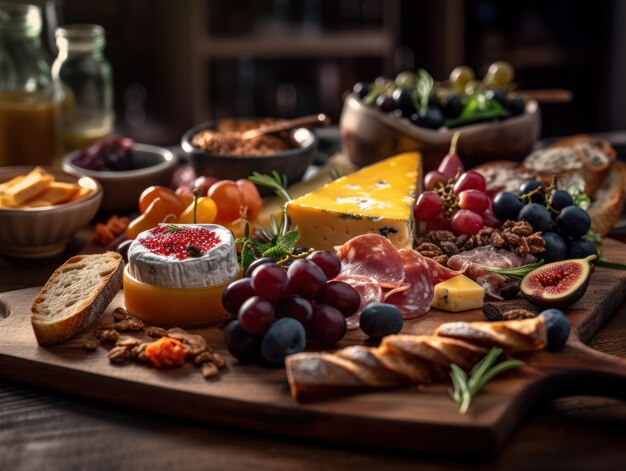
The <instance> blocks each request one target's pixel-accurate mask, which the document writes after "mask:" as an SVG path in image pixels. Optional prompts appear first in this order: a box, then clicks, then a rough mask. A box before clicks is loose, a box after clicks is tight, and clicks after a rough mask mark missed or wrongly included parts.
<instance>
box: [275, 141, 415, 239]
mask: <svg viewBox="0 0 626 471" xmlns="http://www.w3.org/2000/svg"><path fill="white" fill-rule="evenodd" d="M421 180H422V160H421V157H420V154H418V153H417V152H408V153H404V154H400V155H397V156H394V157H391V158H389V159H386V160H383V161H381V162H377V163H375V164H373V165H370V166H368V167H365V168H363V169H361V170H359V171H357V172H355V173H353V174H351V175H347V176H345V177H342V178H339V179H337V180H335V181H333V182H331V183H328V184H327V185H325V186H323V187H321V188H319V189H317V190H314V191H312V192H310V193H308V194H306V195H304V196H301V197H300V198H297V199H295V200H293V201H290V202H289V203H287V215H288V216H289V218H290V219H291V222H292V224H293V225H294V226H297V227H298V230H299V231H300V240H299V241H298V244H299V245H300V246H301V247H313V248H316V249H323V250H333V247H334V246H336V245H341V244H343V243H344V242H346V241H348V240H350V239H352V238H353V237H356V236H357V235H360V234H366V233H375V234H381V235H383V236H385V237H387V238H388V239H389V241H390V242H391V243H392V244H393V245H394V246H395V247H396V248H411V246H412V244H413V205H414V203H415V198H416V196H417V195H418V194H419V193H420V192H421Z"/></svg>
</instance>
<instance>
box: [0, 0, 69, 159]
mask: <svg viewBox="0 0 626 471" xmlns="http://www.w3.org/2000/svg"><path fill="white" fill-rule="evenodd" d="M41 26H42V19H41V10H40V9H39V7H37V6H34V5H23V4H9V3H6V4H4V3H0V166H4V165H50V164H52V163H53V161H54V160H55V158H56V157H57V150H58V146H57V140H56V129H55V101H54V92H53V84H52V75H51V70H50V58H49V56H48V54H47V53H46V51H45V50H44V49H43V47H42V45H41V38H40V33H41Z"/></svg>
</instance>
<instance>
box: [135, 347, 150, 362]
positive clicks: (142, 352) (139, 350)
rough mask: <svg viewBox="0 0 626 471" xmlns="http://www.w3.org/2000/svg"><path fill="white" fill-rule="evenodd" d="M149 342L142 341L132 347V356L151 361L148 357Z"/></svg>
mask: <svg viewBox="0 0 626 471" xmlns="http://www.w3.org/2000/svg"><path fill="white" fill-rule="evenodd" d="M148 345H149V344H148V343H147V342H143V343H140V344H139V345H137V346H136V347H133V348H132V356H133V358H137V360H139V361H145V362H149V361H150V360H149V359H148V357H146V347H147V346H148Z"/></svg>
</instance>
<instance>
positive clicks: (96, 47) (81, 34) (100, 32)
mask: <svg viewBox="0 0 626 471" xmlns="http://www.w3.org/2000/svg"><path fill="white" fill-rule="evenodd" d="M54 35H55V37H56V43H57V47H58V48H59V50H60V51H64V50H66V51H69V52H93V51H100V50H102V49H103V48H104V45H105V43H106V39H105V32H104V28H103V27H102V26H100V25H91V24H76V25H65V26H61V27H59V28H57V29H56V30H55V32H54Z"/></svg>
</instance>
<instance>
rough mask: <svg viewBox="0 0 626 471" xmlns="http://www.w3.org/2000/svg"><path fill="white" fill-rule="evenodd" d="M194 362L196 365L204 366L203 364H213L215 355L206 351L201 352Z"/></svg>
mask: <svg viewBox="0 0 626 471" xmlns="http://www.w3.org/2000/svg"><path fill="white" fill-rule="evenodd" d="M193 362H194V363H195V364H196V365H202V364H203V363H208V362H211V363H213V362H214V361H213V354H212V353H211V352H208V351H206V350H205V351H204V352H201V353H199V354H198V355H196V357H195V358H194V359H193Z"/></svg>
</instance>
